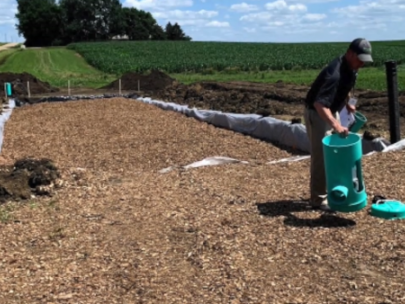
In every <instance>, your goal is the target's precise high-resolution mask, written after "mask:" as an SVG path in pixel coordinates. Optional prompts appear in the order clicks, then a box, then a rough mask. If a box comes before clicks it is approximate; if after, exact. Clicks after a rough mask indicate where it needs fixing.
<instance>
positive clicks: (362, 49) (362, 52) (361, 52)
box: [349, 38, 373, 62]
mask: <svg viewBox="0 0 405 304" xmlns="http://www.w3.org/2000/svg"><path fill="white" fill-rule="evenodd" d="M349 49H350V50H352V51H353V52H355V53H356V54H357V57H358V58H359V59H360V60H361V61H363V62H373V57H371V44H370V42H368V41H367V40H366V39H364V38H357V39H354V40H353V41H352V43H350V46H349Z"/></svg>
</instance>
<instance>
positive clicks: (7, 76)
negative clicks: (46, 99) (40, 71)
mask: <svg viewBox="0 0 405 304" xmlns="http://www.w3.org/2000/svg"><path fill="white" fill-rule="evenodd" d="M5 82H9V83H11V85H12V94H13V97H17V98H18V99H20V100H22V101H26V100H28V88H27V86H28V84H27V82H29V89H30V93H31V94H32V95H35V94H44V93H56V92H58V91H59V89H58V88H54V87H52V86H51V85H50V84H49V83H47V82H43V81H41V80H39V79H38V78H36V77H34V76H32V75H31V74H29V73H0V96H5V92H4V83H5Z"/></svg>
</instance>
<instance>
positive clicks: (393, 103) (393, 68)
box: [385, 61, 401, 144]
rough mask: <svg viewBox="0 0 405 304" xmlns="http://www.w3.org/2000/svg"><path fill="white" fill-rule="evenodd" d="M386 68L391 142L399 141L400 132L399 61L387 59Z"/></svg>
mask: <svg viewBox="0 0 405 304" xmlns="http://www.w3.org/2000/svg"><path fill="white" fill-rule="evenodd" d="M385 70H386V75H387V92H388V106H389V119H390V123H389V125H390V141H391V144H393V143H396V142H398V141H399V140H400V139H401V138H400V133H399V102H398V79H397V63H396V62H395V61H386V62H385Z"/></svg>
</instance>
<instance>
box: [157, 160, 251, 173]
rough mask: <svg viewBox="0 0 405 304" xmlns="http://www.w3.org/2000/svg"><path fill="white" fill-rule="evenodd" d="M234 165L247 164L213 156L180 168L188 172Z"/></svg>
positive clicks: (165, 171) (164, 171)
mask: <svg viewBox="0 0 405 304" xmlns="http://www.w3.org/2000/svg"><path fill="white" fill-rule="evenodd" d="M236 163H242V164H248V162H247V161H241V160H238V159H235V158H230V157H224V156H213V157H207V158H204V159H203V160H200V161H197V162H194V163H191V164H189V165H186V166H182V167H181V168H183V169H185V170H188V169H190V168H198V167H205V166H217V165H224V164H236ZM175 168H176V167H173V166H172V167H168V168H165V169H162V170H160V171H159V173H168V172H170V171H172V170H174V169H175Z"/></svg>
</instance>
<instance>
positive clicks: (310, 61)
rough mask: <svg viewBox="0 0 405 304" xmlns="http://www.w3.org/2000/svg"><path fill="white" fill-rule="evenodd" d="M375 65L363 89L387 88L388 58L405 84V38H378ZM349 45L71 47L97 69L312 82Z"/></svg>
mask: <svg viewBox="0 0 405 304" xmlns="http://www.w3.org/2000/svg"><path fill="white" fill-rule="evenodd" d="M372 45H373V54H374V63H373V64H368V66H367V67H366V68H363V69H362V70H361V72H360V77H359V81H358V85H357V87H358V88H363V89H372V90H385V89H386V79H385V69H384V62H385V61H387V60H396V61H397V63H398V64H399V73H398V77H399V86H400V89H402V84H404V83H405V69H403V67H402V64H403V63H405V52H404V51H405V41H384V42H380V41H379V42H372ZM347 46H348V43H291V44H288V43H227V42H178V41H176V42H174V41H151V42H144V41H139V42H136V41H128V42H126V41H119V42H118V41H117V42H98V43H77V44H71V45H69V46H68V48H69V49H72V50H75V51H77V52H78V53H80V54H81V55H82V56H83V57H84V58H85V59H86V61H87V62H88V63H89V64H91V65H92V66H94V67H96V68H97V69H99V70H101V71H103V72H105V73H111V74H116V75H120V74H123V73H125V72H129V71H133V72H145V71H148V70H150V69H153V68H158V69H160V70H163V71H165V72H166V73H169V74H171V75H172V76H173V77H175V78H176V79H178V80H179V81H181V82H185V83H192V82H194V81H202V80H221V81H229V80H245V81H258V82H275V81H277V80H283V81H286V82H292V83H297V84H305V85H309V84H310V83H311V82H312V81H313V80H314V78H315V77H316V75H317V73H318V72H319V70H320V69H321V68H322V67H323V66H324V65H325V64H327V63H328V62H329V61H330V60H331V59H333V58H334V57H335V56H337V55H339V54H342V53H344V52H345V50H346V48H347Z"/></svg>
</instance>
